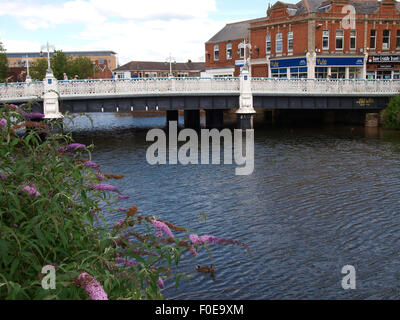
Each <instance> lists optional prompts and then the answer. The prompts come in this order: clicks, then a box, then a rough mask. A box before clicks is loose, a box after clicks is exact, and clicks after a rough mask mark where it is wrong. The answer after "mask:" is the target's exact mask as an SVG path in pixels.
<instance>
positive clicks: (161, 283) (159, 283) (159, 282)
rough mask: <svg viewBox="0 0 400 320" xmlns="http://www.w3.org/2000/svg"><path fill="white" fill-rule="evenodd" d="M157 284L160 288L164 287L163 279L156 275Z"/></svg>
mask: <svg viewBox="0 0 400 320" xmlns="http://www.w3.org/2000/svg"><path fill="white" fill-rule="evenodd" d="M157 284H158V286H159V287H160V288H161V289H164V288H165V285H164V280H163V279H162V278H161V277H158V281H157Z"/></svg>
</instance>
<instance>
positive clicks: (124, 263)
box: [115, 257, 138, 267]
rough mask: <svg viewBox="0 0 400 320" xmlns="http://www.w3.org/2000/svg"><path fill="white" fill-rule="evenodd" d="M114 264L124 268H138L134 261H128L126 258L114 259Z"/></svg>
mask: <svg viewBox="0 0 400 320" xmlns="http://www.w3.org/2000/svg"><path fill="white" fill-rule="evenodd" d="M115 262H116V263H121V264H123V265H125V267H132V266H135V267H137V266H138V264H137V262H136V261H133V260H128V259H126V258H121V257H118V258H115Z"/></svg>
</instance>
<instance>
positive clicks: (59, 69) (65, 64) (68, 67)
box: [30, 51, 94, 81]
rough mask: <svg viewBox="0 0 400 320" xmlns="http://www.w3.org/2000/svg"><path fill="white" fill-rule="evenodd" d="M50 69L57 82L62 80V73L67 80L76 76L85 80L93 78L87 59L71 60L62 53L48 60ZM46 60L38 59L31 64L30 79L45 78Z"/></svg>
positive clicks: (92, 69) (58, 52)
mask: <svg viewBox="0 0 400 320" xmlns="http://www.w3.org/2000/svg"><path fill="white" fill-rule="evenodd" d="M50 64H51V69H52V70H53V73H54V77H55V78H56V79H57V80H64V73H65V74H66V75H67V77H68V79H70V80H71V79H73V78H74V77H75V76H78V79H87V78H89V77H93V76H94V66H93V63H92V61H91V60H90V59H89V58H87V57H76V58H71V57H68V56H66V55H65V53H63V52H62V51H56V54H55V55H53V56H52V57H51V59H50ZM46 70H47V59H46V58H43V59H39V60H36V61H34V62H33V63H32V67H31V71H30V72H31V77H32V78H33V79H35V80H39V81H41V80H43V79H44V77H45V76H46Z"/></svg>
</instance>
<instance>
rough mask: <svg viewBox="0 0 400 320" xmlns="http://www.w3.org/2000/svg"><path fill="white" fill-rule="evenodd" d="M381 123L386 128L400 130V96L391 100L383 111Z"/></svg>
mask: <svg viewBox="0 0 400 320" xmlns="http://www.w3.org/2000/svg"><path fill="white" fill-rule="evenodd" d="M383 123H384V125H385V127H387V128H391V129H400V95H397V96H394V97H393V98H391V99H390V101H389V104H388V106H387V107H386V109H385V110H383Z"/></svg>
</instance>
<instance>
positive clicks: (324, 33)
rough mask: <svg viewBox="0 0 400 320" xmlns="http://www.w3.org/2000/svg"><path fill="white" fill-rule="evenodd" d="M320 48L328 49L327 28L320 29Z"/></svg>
mask: <svg viewBox="0 0 400 320" xmlns="http://www.w3.org/2000/svg"><path fill="white" fill-rule="evenodd" d="M322 49H323V50H329V30H327V29H325V30H324V31H322Z"/></svg>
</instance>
